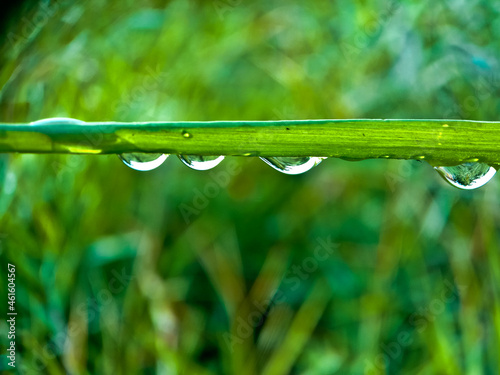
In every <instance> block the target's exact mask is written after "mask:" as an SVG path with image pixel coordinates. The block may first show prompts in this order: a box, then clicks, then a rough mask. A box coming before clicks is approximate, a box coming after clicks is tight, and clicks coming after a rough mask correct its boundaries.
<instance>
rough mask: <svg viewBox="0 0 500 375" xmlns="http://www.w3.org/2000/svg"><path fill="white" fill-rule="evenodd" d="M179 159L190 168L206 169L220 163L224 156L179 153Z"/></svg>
mask: <svg viewBox="0 0 500 375" xmlns="http://www.w3.org/2000/svg"><path fill="white" fill-rule="evenodd" d="M178 156H179V159H181V161H182V162H183V163H184V164H186V165H187V166H188V167H189V168H192V169H196V170H198V171H206V170H208V169H212V168H214V167H216V166H217V165H219V163H220V162H221V161H222V160H224V156H202V155H178Z"/></svg>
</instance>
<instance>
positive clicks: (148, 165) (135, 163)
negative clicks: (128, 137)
mask: <svg viewBox="0 0 500 375" xmlns="http://www.w3.org/2000/svg"><path fill="white" fill-rule="evenodd" d="M118 157H119V158H120V159H122V161H123V162H124V163H125V165H127V166H129V167H130V168H132V169H135V170H136V171H151V170H153V169H155V168H158V167H159V166H160V165H162V164H163V162H164V161H165V160H166V159H167V157H168V155H167V154H147V153H139V152H134V153H130V154H121V155H118Z"/></svg>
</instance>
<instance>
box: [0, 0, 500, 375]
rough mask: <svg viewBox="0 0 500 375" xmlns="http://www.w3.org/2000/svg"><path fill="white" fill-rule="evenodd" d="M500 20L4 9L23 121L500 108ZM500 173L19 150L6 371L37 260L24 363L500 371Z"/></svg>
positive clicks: (36, 369)
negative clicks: (155, 160)
mask: <svg viewBox="0 0 500 375" xmlns="http://www.w3.org/2000/svg"><path fill="white" fill-rule="evenodd" d="M499 11H500V4H499V3H497V2H493V1H489V2H488V1H480V0H468V1H465V0H438V1H423V2H420V1H411V0H402V1H391V0H379V1H375V0H373V1H372V0H367V1H361V0H356V1H314V2H299V1H286V2H285V1H276V0H270V1H269V0H268V1H263V0H258V1H251V2H250V1H245V0H207V1H195V0H191V1H189V0H173V1H169V2H164V1H158V0H152V1H148V0H142V1H132V0H125V1H103V0H89V1H86V2H82V1H74V0H59V1H39V2H34V1H27V2H22V3H19V4H18V5H17V6H13V9H11V10H9V11H8V12H5V13H4V15H3V19H2V25H1V29H2V49H1V55H0V67H1V68H0V87H1V89H0V121H2V122H26V121H34V120H39V119H43V118H49V117H56V116H59V117H71V118H77V119H80V120H84V121H108V120H109V121H112V120H116V121H118V120H120V121H147V120H269V119H313V118H363V117H366V118H465V119H478V120H498V113H499V110H500V100H499V85H500V80H499V75H498V69H499V61H498V51H499V50H500V17H498V15H499V14H498V13H499ZM318 136H321V135H320V134H318ZM466 141H467V140H464V142H466ZM497 180H498V179H493V180H492V181H491V182H490V183H488V184H487V185H486V186H485V187H483V188H480V189H479V190H477V191H460V190H457V189H455V188H453V187H451V186H449V185H447V184H446V183H445V182H444V181H442V180H441V179H440V177H439V176H438V175H437V173H435V171H434V170H433V169H432V168H431V167H430V166H429V165H427V164H426V163H421V162H417V161H399V160H366V161H360V162H347V161H343V160H335V159H329V160H326V161H324V162H323V163H322V164H321V165H319V166H318V167H316V168H314V169H313V170H311V171H309V172H308V173H306V174H304V175H300V176H287V175H283V174H280V173H279V172H277V171H275V170H273V169H272V168H270V167H269V166H267V165H266V164H264V163H263V162H262V161H260V160H259V159H257V158H244V157H232V158H231V157H228V158H226V160H224V162H223V163H222V164H220V165H219V166H218V167H217V168H215V169H214V170H212V171H209V172H200V171H195V170H191V169H189V168H187V167H186V166H184V165H183V164H182V163H181V162H180V161H179V160H178V159H177V157H176V156H174V155H172V156H170V157H169V158H168V159H167V161H166V162H165V163H164V164H163V165H162V166H161V167H160V168H158V169H156V170H154V171H151V172H137V171H134V170H132V169H130V168H128V167H126V166H125V165H124V164H123V163H122V162H121V161H120V160H119V159H118V158H117V157H116V156H114V155H111V156H60V155H50V156H49V155H14V154H12V155H3V156H1V158H0V245H1V247H0V267H1V271H0V286H1V287H0V306H2V307H1V308H0V311H2V314H5V315H4V316H3V317H2V318H1V321H0V337H1V339H0V343H1V345H0V350H1V353H0V354H1V357H0V358H1V361H0V369H1V370H2V371H9V373H11V372H10V370H9V367H8V366H7V359H6V356H5V353H6V345H5V344H6V343H7V341H8V340H7V338H6V336H7V330H8V326H7V323H6V311H7V306H8V305H7V287H6V284H7V263H13V264H15V265H16V270H17V272H16V275H17V276H16V290H17V302H16V308H17V311H18V318H17V319H18V320H17V325H16V333H17V337H16V340H17V357H16V360H17V361H16V364H17V367H16V371H15V372H16V373H22V374H39V373H40V374H65V373H71V374H139V373H142V374H207V375H208V374H248V375H251V374H266V375H278V374H308V375H313V374H314V375H316V374H420V375H423V374H498V373H500V364H499V358H500V343H499V340H500V291H499V288H500V256H499V224H498V223H499V219H500V217H499V203H500V202H499V184H498V181H497ZM4 312H5V313H4Z"/></svg>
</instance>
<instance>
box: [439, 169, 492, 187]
mask: <svg viewBox="0 0 500 375" xmlns="http://www.w3.org/2000/svg"><path fill="white" fill-rule="evenodd" d="M434 169H435V170H436V171H438V173H439V174H440V175H441V176H442V177H443V178H444V179H445V180H446V181H447V182H449V183H450V184H451V185H453V186H455V187H457V188H460V189H465V190H472V189H477V188H479V187H481V186H483V185H485V184H486V183H487V182H488V181H489V180H491V179H492V177H493V176H494V175H495V173H496V169H495V168H493V167H490V166H489V165H488V164H485V163H464V164H460V165H456V166H453V167H434Z"/></svg>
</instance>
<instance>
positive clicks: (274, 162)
mask: <svg viewBox="0 0 500 375" xmlns="http://www.w3.org/2000/svg"><path fill="white" fill-rule="evenodd" d="M261 159H262V160H264V161H265V162H266V163H267V164H269V165H270V166H271V167H273V168H274V169H276V170H277V171H280V172H282V173H286V174H300V173H304V172H307V171H308V170H310V169H311V168H313V167H315V166H317V165H318V164H319V163H321V162H322V161H323V160H324V159H326V158H319V157H281V156H280V157H269V158H261Z"/></svg>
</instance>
